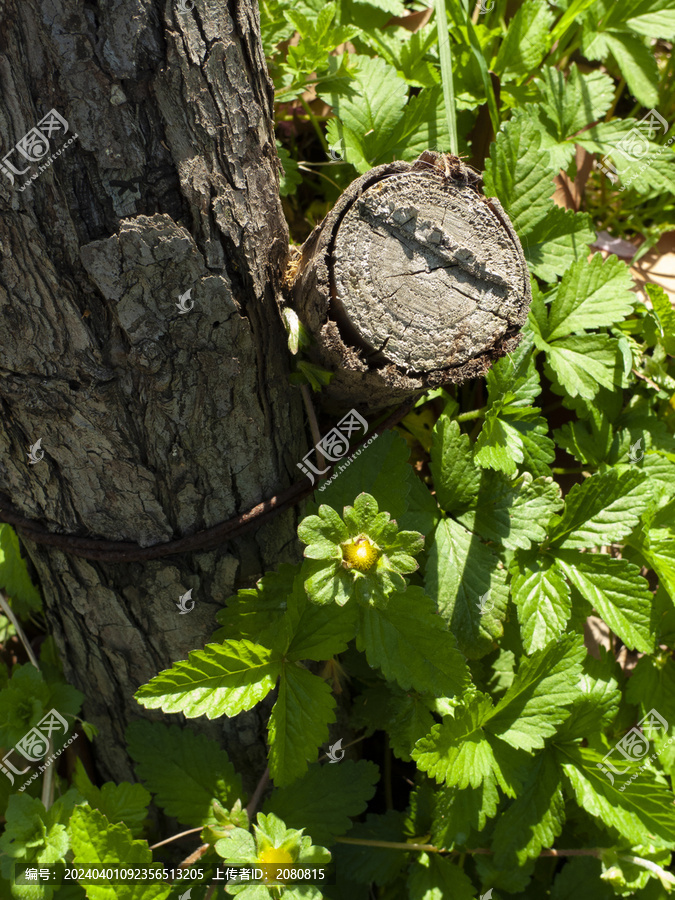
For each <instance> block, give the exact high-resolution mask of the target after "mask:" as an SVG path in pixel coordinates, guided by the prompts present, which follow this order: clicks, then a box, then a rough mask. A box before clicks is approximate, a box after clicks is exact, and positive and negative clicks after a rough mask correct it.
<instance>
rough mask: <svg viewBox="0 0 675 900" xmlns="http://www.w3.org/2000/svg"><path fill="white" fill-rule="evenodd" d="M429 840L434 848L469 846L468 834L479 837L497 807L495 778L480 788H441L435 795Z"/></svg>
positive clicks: (486, 779)
mask: <svg viewBox="0 0 675 900" xmlns="http://www.w3.org/2000/svg"><path fill="white" fill-rule="evenodd" d="M434 797H435V803H434V818H433V823H432V828H431V840H432V843H433V844H434V845H435V846H436V847H449V846H450V845H451V844H468V842H469V839H470V834H471V830H472V829H473V831H475V832H478V833H481V832H483V831H484V830H485V824H486V822H487V820H488V819H492V818H494V816H495V815H496V814H497V808H498V806H499V790H498V788H497V780H496V778H494V777H492V778H490V777H487V778H485V779H484V780H483V783H482V784H481V786H480V787H477V788H471V787H466V788H463V789H460V788H458V787H443V788H440V789H439V790H437V791H436V793H435V795H434Z"/></svg>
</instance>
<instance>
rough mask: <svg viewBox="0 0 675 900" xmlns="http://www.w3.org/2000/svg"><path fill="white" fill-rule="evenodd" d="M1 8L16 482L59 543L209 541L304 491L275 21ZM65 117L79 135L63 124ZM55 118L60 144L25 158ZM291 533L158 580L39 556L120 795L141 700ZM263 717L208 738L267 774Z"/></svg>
mask: <svg viewBox="0 0 675 900" xmlns="http://www.w3.org/2000/svg"><path fill="white" fill-rule="evenodd" d="M184 5H186V6H190V5H191V4H184ZM0 15H1V16H2V24H1V26H0V140H1V142H2V144H1V146H2V152H1V154H0V158H5V159H6V165H5V173H4V175H3V174H0V206H1V208H2V217H1V220H0V255H1V263H0V404H1V407H2V421H1V423H0V491H1V492H2V493H4V494H5V495H6V496H7V497H8V498H9V499H10V501H11V502H12V504H13V505H14V506H15V507H16V509H17V510H18V511H19V512H20V513H21V514H22V515H23V516H25V517H28V518H31V519H33V520H36V521H38V522H42V523H43V524H46V525H47V526H48V528H49V529H50V530H52V531H58V532H62V533H64V534H76V535H84V536H94V537H101V538H106V539H109V540H121V541H134V542H137V543H138V544H140V545H142V546H147V545H150V544H153V543H156V542H163V541H167V540H169V539H171V538H175V537H178V536H181V535H186V534H193V533H195V532H197V531H199V530H201V529H204V528H207V527H210V526H212V525H214V524H216V523H218V522H220V521H223V520H225V519H228V518H230V517H231V516H233V515H235V514H237V513H241V512H243V511H245V510H247V509H248V508H250V507H251V506H253V505H254V504H255V503H256V502H258V501H260V500H261V499H263V498H265V497H269V496H271V495H273V494H275V493H276V492H277V491H278V490H279V489H280V488H283V487H285V486H287V485H288V484H289V483H290V481H292V480H296V479H297V470H296V468H295V464H296V462H297V460H299V459H300V458H301V457H302V455H303V452H304V448H305V436H304V425H303V417H302V411H301V408H300V404H299V399H298V396H297V395H296V394H295V393H294V392H293V390H292V389H291V388H290V387H289V386H288V380H287V370H286V352H285V346H284V340H285V336H284V332H283V326H282V323H281V319H280V317H279V314H278V308H277V294H278V290H279V275H280V272H281V271H283V266H284V263H285V258H286V255H287V250H288V238H287V230H286V225H285V222H284V219H283V215H282V210H281V206H280V203H279V200H278V174H277V172H278V166H277V157H276V151H275V144H274V133H273V125H272V89H271V85H270V82H269V80H268V76H267V72H266V68H265V61H264V58H263V54H262V49H261V44H260V39H259V25H258V14H257V7H256V4H255V3H254V2H253V0H231V2H226V0H209V2H208V3H204V4H201V3H199V4H194V8H192V9H191V10H185V11H181V9H180V4H179V3H178V2H176V3H175V4H172V3H170V2H168V0H162V2H160V0H120V2H117V3H114V4H113V3H109V2H107V0H99V2H95V3H93V2H82V0H22V2H18V0H0ZM52 109H54V110H56V111H57V113H58V114H59V115H60V116H61V117H62V119H64V120H65V122H66V123H67V128H68V131H67V132H64V130H63V127H61V129H60V130H59V129H58V128H56V127H55V128H54V129H51V130H50V129H49V128H46V127H45V124H44V123H45V118H44V117H45V116H46V114H48V113H49V112H50V110H52ZM54 121H55V122H56V123H58V119H56V120H54ZM38 123H42V125H41V126H38ZM36 126H38V128H37V132H32V133H33V135H34V136H35V135H36V134H37V135H39V134H42V135H43V138H42V141H43V143H42V144H41V143H40V139H39V138H38V140H37V143H35V141H32V142H31V141H30V140H29V141H28V142H23V143H21V140H22V138H23V137H24V135H26V134H27V133H31V130H32V129H34V128H36ZM74 135H77V138H76V139H75V140H73V141H72V142H71V143H70V144H69V145H68V146H67V147H64V146H63V145H64V144H65V143H66V140H70V139H71V138H72V137H73V136H74ZM44 137H47V138H48V141H49V145H50V147H49V152H43V151H44ZM17 142H19V143H20V146H21V147H23V149H24V150H25V149H26V148H29V149H28V156H26V154H22V153H21V151H20V150H16V149H15V147H16V145H17ZM30 148H32V149H30ZM59 150H60V151H61V152H60V153H59V152H58V151H59ZM54 153H57V156H56V157H55V159H54V161H53V162H51V163H49V164H47V159H48V157H50V156H51V155H52V154H54ZM31 158H32V160H33V161H31ZM41 165H42V166H44V167H45V168H43V169H41V168H40V166H41ZM24 170H25V171H24ZM8 172H9V174H7V173H8ZM19 172H23V174H18V173H19ZM34 175H37V177H36V178H35V180H34V181H32V182H30V183H29V180H30V179H31V177H33V176H34ZM10 176H11V178H10ZM12 178H13V180H14V184H12V183H11V179H12ZM24 185H28V186H26V187H24V189H23V190H22V187H23V186H24ZM188 291H190V294H189V295H188V294H187V292H188ZM186 295H187V296H186ZM179 297H183V298H184V299H183V300H182V301H181V304H182V307H183V309H189V310H190V311H189V312H182V311H181V309H180V308H179V309H177V303H178V302H179ZM191 304H193V305H192V306H191ZM38 439H40V440H41V446H42V450H43V451H44V458H43V459H42V461H40V462H39V463H37V464H35V465H29V464H28V460H27V451H28V448H29V446H30V445H33V444H34V443H35V442H36V441H37V440H38ZM294 473H295V474H294ZM294 522H295V520H294V514H293V513H292V512H291V513H285V514H283V515H282V516H280V517H279V518H278V519H277V520H276V521H274V523H273V524H271V525H268V526H265V527H263V528H261V529H259V530H258V531H257V532H256V533H255V534H254V535H249V536H247V537H246V539H241V540H239V541H235V542H234V543H232V544H230V545H228V546H227V547H226V548H223V549H222V550H219V551H217V552H208V553H206V552H204V553H192V554H188V555H184V556H178V557H172V558H170V559H167V560H158V561H155V562H150V563H143V564H141V563H129V564H116V565H111V564H106V563H101V562H92V561H87V560H84V559H79V558H77V557H75V556H72V555H69V554H68V553H66V552H63V551H62V550H57V549H53V548H48V547H46V546H44V545H38V544H35V543H34V542H32V541H27V542H26V547H27V551H28V554H29V556H30V559H31V560H32V562H33V564H34V566H35V570H36V571H37V576H38V579H39V586H40V588H41V591H42V594H43V597H44V602H45V609H46V614H47V618H48V621H49V624H50V627H51V628H52V629H53V631H54V634H55V637H56V640H57V644H58V646H59V648H60V650H61V654H62V658H63V660H64V663H65V671H66V676H67V678H68V679H69V680H70V681H71V682H72V683H73V684H75V685H76V686H77V687H79V688H80V689H81V690H82V691H83V692H84V693H85V695H86V702H85V706H84V716H85V717H86V718H87V719H88V720H90V721H92V722H93V723H94V724H95V725H96V726H97V727H98V729H99V739H98V740H97V743H96V752H97V759H98V762H99V764H100V767H101V770H102V774H103V775H104V776H105V777H106V778H115V779H121V778H128V777H130V775H131V768H130V765H129V761H128V759H127V757H126V755H125V753H124V749H123V748H124V740H123V732H124V728H125V726H126V724H127V723H128V721H129V720H130V719H131V718H134V717H137V716H139V715H143V714H145V713H144V711H143V710H142V709H141V707H139V706H138V705H137V704H136V702H135V701H134V700H133V697H132V695H133V693H134V691H135V689H136V688H137V687H138V686H139V685H140V684H141V683H143V682H145V681H146V680H147V679H148V678H150V677H151V676H152V675H153V674H155V673H156V672H157V671H158V670H160V669H162V668H166V667H167V666H168V665H170V664H171V662H172V661H173V660H176V659H181V658H184V657H185V656H186V655H187V652H188V651H189V650H191V649H193V648H195V647H199V646H202V645H203V644H204V643H205V641H206V640H208V637H209V635H210V633H211V631H212V630H213V629H214V627H215V621H214V613H215V611H216V610H217V609H218V608H219V606H220V605H221V604H222V602H223V601H224V600H225V599H226V597H227V596H228V595H229V594H230V593H232V590H233V588H234V586H235V582H242V581H246V580H250V579H251V578H252V577H253V576H255V575H257V574H259V573H260V572H261V571H262V570H264V569H265V568H268V567H273V566H274V565H276V564H277V563H278V562H279V561H280V560H281V558H282V557H285V558H288V557H289V554H292V552H293V549H292V548H293V544H292V542H293V539H294ZM189 588H192V590H193V593H192V597H193V599H195V600H196V606H195V608H194V611H193V612H192V613H190V614H189V615H179V614H178V610H177V608H176V602H177V601H178V599H179V597H180V595H181V594H183V593H184V592H185V591H187V590H188V589H189ZM196 724H197V726H198V727H202V728H205V729H206V728H207V724H206V723H202V722H201V720H199V721H198V722H197V723H196ZM260 724H261V723H260V721H259V716H257V715H256V714H255V713H251V714H248V715H247V716H246V717H243V718H242V719H240V720H238V723H237V726H236V729H235V726H234V725H233V724H232V723H230V722H229V721H228V720H225V719H220V720H218V721H216V722H214V723H208V729H209V733H211V734H212V735H214V734H215V735H218V736H220V737H221V739H223V740H224V743H225V745H226V746H227V747H228V749H229V751H230V753H231V755H232V756H233V759H234V761H235V764H237V765H238V766H239V767H240V768H243V769H247V771H248V772H249V773H250V777H249V780H250V778H253V777H256V776H257V775H259V774H260V772H261V771H262V769H263V768H264V764H265V763H264V746H263V742H262V739H261V737H260V734H261V728H260Z"/></svg>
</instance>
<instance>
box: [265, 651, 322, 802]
mask: <svg viewBox="0 0 675 900" xmlns="http://www.w3.org/2000/svg"><path fill="white" fill-rule="evenodd" d="M334 709H335V699H334V698H333V696H332V694H331V690H330V687H329V685H328V684H326V682H325V681H323V680H322V679H321V678H319V677H317V676H316V675H312V673H311V672H309V671H307V669H303V668H301V667H300V665H299V664H298V663H288V664H285V665H284V666H283V668H282V671H281V681H280V683H279V695H278V697H277V701H276V703H275V704H274V707H273V708H272V714H271V716H270V720H269V725H268V735H269V744H270V752H269V767H270V775H271V776H272V779H273V781H274V783H275V784H276V785H278V786H279V787H284V786H285V785H287V784H291V783H292V782H293V781H295V779H296V778H299V777H300V776H301V775H304V773H305V772H306V771H307V762H308V761H309V762H314V761H315V760H316V759H317V757H318V755H319V750H318V748H319V745H320V744H323V743H324V742H325V741H326V740H327V739H328V725H329V724H330V723H331V722H333V721H334V720H335V713H334V712H333V710H334Z"/></svg>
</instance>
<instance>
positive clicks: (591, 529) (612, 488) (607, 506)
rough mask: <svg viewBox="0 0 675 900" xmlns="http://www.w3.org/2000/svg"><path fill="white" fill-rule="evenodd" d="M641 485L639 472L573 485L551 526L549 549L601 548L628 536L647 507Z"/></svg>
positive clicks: (647, 498) (606, 475)
mask: <svg viewBox="0 0 675 900" xmlns="http://www.w3.org/2000/svg"><path fill="white" fill-rule="evenodd" d="M644 481H645V478H644V475H643V474H642V473H641V472H640V471H639V470H636V469H629V470H627V471H624V472H618V471H616V470H615V469H610V470H609V471H608V472H603V473H599V474H595V475H592V476H591V477H590V478H586V479H585V480H584V481H583V482H581V484H575V485H574V486H573V487H572V489H571V490H570V492H569V494H568V495H567V497H566V498H565V509H564V510H563V513H562V515H561V516H559V517H556V518H555V519H554V520H553V521H552V522H551V527H550V532H549V535H550V542H551V546H553V547H560V548H564V549H567V548H570V547H579V548H581V547H584V548H585V547H601V546H603V545H605V544H611V543H612V542H613V541H618V540H620V539H621V538H624V537H625V536H626V535H628V534H630V532H631V531H632V530H633V529H634V528H635V527H636V525H637V523H638V521H639V518H640V516H641V515H642V513H643V512H644V511H645V509H647V507H648V505H649V503H650V495H649V493H648V491H646V490H645V488H644Z"/></svg>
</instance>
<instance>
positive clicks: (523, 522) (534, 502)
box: [456, 472, 562, 550]
mask: <svg viewBox="0 0 675 900" xmlns="http://www.w3.org/2000/svg"><path fill="white" fill-rule="evenodd" d="M561 506H562V498H561V494H560V488H559V486H558V485H557V484H556V483H555V482H554V481H553V479H552V478H537V479H536V480H533V478H532V476H531V475H530V473H529V472H524V473H523V474H522V475H521V476H520V478H518V479H515V480H514V481H510V480H509V479H507V478H504V477H503V476H501V475H495V474H492V473H490V472H484V473H483V478H482V480H481V485H480V490H479V492H478V496H477V497H476V499H475V500H474V503H473V508H472V509H469V510H467V511H466V512H465V513H462V514H461V515H458V516H457V517H456V518H457V520H458V521H459V522H461V523H462V525H465V526H466V527H467V528H468V529H469V530H470V531H475V532H476V533H477V534H479V535H480V536H481V537H483V538H486V539H487V540H490V541H496V542H497V543H499V544H501V545H502V546H503V547H507V548H508V549H511V550H515V549H516V548H518V547H521V548H523V549H525V550H526V549H527V548H528V547H530V545H531V544H532V542H533V541H537V542H541V541H542V540H543V539H544V537H545V535H546V526H547V524H548V521H549V519H550V518H551V516H552V515H553V514H554V513H555V512H556V511H557V510H558V509H560V507H561Z"/></svg>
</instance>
